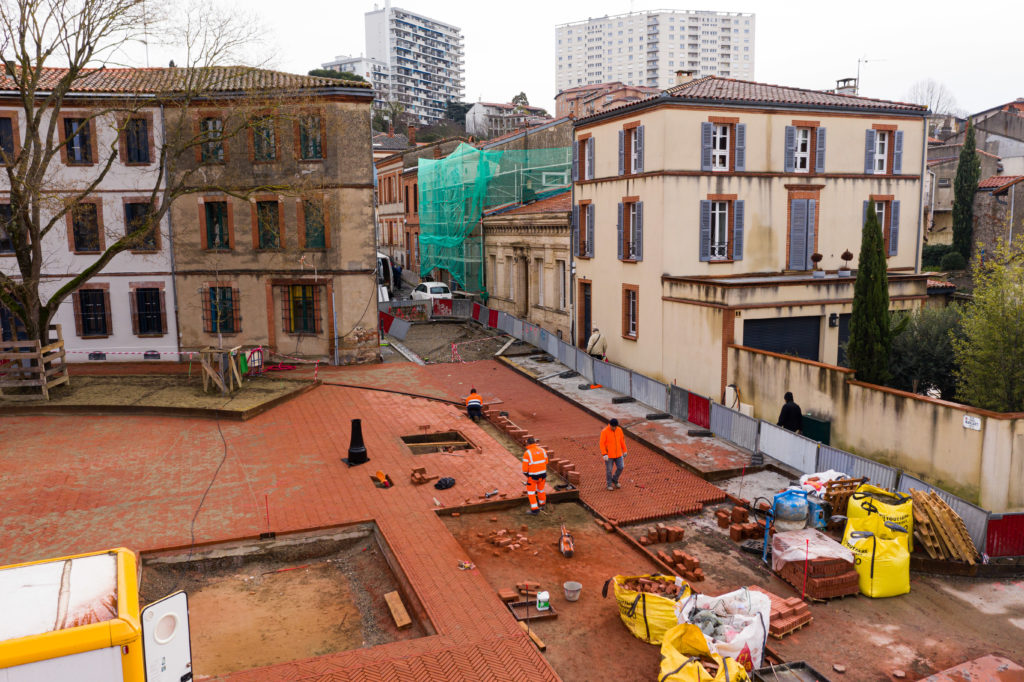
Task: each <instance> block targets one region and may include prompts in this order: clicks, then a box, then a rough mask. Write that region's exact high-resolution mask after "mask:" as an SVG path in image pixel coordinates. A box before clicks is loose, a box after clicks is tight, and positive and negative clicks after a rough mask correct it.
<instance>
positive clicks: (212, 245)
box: [203, 201, 231, 249]
mask: <svg viewBox="0 0 1024 682" xmlns="http://www.w3.org/2000/svg"><path fill="white" fill-rule="evenodd" d="M203 212H204V215H205V217H206V248H207V249H230V248H231V234H230V230H229V229H228V202H226V201H207V202H205V204H204V205H203Z"/></svg>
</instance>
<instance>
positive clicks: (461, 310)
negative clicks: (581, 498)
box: [452, 298, 475, 320]
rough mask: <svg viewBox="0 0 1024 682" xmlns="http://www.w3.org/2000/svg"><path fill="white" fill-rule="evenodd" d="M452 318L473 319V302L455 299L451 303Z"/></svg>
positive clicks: (466, 299) (465, 299)
mask: <svg viewBox="0 0 1024 682" xmlns="http://www.w3.org/2000/svg"><path fill="white" fill-rule="evenodd" d="M452 304H453V305H452V316H453V317H461V318H462V319H466V320H468V319H470V318H472V317H473V306H474V305H475V304H474V303H473V301H471V300H469V299H468V298H456V299H454V300H453V301H452Z"/></svg>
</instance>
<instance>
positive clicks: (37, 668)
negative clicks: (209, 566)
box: [0, 548, 192, 682]
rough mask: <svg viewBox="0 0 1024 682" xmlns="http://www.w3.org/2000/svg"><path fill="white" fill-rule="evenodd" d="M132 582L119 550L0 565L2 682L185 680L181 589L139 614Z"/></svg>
mask: <svg viewBox="0 0 1024 682" xmlns="http://www.w3.org/2000/svg"><path fill="white" fill-rule="evenodd" d="M137 581H138V573H137V562H136V558H135V554H134V553H133V552H132V551H131V550H128V549H124V548H118V549H112V550H108V551H105V552H93V553H91V554H79V555H76V556H68V557H61V558H59V559H46V560H44V561H35V562H31V563H25V564H16V565H13V566H4V567H0V604H3V608H2V609H0V680H3V681H4V682H30V681H31V682H36V681H38V680H47V681H53V682H61V681H63V680H68V681H69V682H70V681H72V680H74V682H111V681H112V680H124V682H188V681H189V680H191V679H192V654H191V644H190V641H189V631H188V600H187V598H186V596H185V593H184V592H176V593H174V594H172V595H170V596H168V597H166V598H164V599H161V600H159V601H156V602H153V603H152V604H150V605H149V606H147V607H146V608H145V609H142V610H141V611H140V610H139V592H138V585H137Z"/></svg>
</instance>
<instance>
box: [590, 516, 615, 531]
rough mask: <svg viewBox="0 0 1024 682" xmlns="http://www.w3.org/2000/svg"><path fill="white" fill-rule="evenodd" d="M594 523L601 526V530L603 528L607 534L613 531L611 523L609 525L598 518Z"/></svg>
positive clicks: (613, 527)
mask: <svg viewBox="0 0 1024 682" xmlns="http://www.w3.org/2000/svg"><path fill="white" fill-rule="evenodd" d="M594 521H595V522H596V523H597V525H599V526H601V527H602V528H604V529H605V530H606V531H608V532H609V533H611V532H612V531H613V530H615V526H614V524H612V523H610V522H608V521H602V520H601V519H599V518H595V519H594Z"/></svg>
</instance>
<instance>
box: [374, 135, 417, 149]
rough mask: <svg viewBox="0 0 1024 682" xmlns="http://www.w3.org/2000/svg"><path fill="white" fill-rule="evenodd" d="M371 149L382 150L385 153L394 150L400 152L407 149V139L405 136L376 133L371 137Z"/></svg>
mask: <svg viewBox="0 0 1024 682" xmlns="http://www.w3.org/2000/svg"><path fill="white" fill-rule="evenodd" d="M373 147H374V149H383V150H385V151H389V150H392V149H393V150H395V151H400V150H402V149H407V148H408V147H409V138H407V137H406V136H405V135H401V134H397V133H396V134H394V135H388V134H387V133H377V134H376V135H374V136H373Z"/></svg>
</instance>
